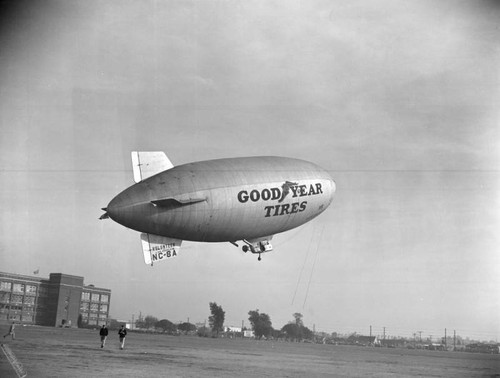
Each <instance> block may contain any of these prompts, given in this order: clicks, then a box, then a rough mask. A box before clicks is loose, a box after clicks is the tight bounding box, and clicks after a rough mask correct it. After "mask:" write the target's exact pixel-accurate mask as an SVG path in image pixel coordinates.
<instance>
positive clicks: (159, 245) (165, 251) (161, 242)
mask: <svg viewBox="0 0 500 378" xmlns="http://www.w3.org/2000/svg"><path fill="white" fill-rule="evenodd" d="M141 242H142V252H143V253H144V262H145V263H146V264H148V265H151V266H153V263H154V262H156V261H164V260H168V259H169V258H171V257H176V256H177V255H178V254H179V250H180V249H181V244H182V240H180V239H173V238H167V237H165V236H159V235H154V234H146V233H142V234H141Z"/></svg>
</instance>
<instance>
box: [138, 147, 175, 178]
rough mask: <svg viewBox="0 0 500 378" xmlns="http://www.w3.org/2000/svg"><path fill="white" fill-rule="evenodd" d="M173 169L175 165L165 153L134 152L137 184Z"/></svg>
mask: <svg viewBox="0 0 500 378" xmlns="http://www.w3.org/2000/svg"><path fill="white" fill-rule="evenodd" d="M173 167H174V165H173V164H172V162H171V161H170V160H169V159H168V157H167V155H165V152H163V151H145V152H142V151H132V168H133V170H134V181H135V182H140V181H142V180H145V179H147V178H148V177H151V176H154V175H156V174H158V173H160V172H163V171H166V170H168V169H170V168H173Z"/></svg>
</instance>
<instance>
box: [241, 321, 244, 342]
mask: <svg viewBox="0 0 500 378" xmlns="http://www.w3.org/2000/svg"><path fill="white" fill-rule="evenodd" d="M243 335H244V331H243V320H242V321H241V338H243Z"/></svg>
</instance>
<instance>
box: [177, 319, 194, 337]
mask: <svg viewBox="0 0 500 378" xmlns="http://www.w3.org/2000/svg"><path fill="white" fill-rule="evenodd" d="M177 329H178V330H179V331H182V332H184V333H186V334H187V333H188V332H194V331H196V326H195V325H194V324H191V323H187V322H185V323H181V324H179V325H178V326H177Z"/></svg>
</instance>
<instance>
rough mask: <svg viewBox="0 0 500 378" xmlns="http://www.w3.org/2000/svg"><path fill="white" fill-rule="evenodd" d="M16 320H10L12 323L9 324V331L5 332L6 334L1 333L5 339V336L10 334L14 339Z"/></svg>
mask: <svg viewBox="0 0 500 378" xmlns="http://www.w3.org/2000/svg"><path fill="white" fill-rule="evenodd" d="M15 329H16V322H12V324H11V325H10V328H9V332H7V334H5V335H3V338H4V339H5V338H6V337H7V336H9V335H11V336H12V340H15V339H16V331H15Z"/></svg>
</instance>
